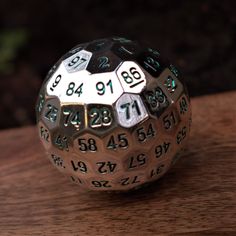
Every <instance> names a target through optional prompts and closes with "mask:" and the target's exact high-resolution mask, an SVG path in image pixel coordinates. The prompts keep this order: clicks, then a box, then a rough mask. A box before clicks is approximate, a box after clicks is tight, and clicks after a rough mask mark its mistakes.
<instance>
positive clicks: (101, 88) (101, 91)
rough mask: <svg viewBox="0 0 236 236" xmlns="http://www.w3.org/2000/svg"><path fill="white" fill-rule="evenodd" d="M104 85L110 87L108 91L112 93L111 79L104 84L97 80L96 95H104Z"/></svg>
mask: <svg viewBox="0 0 236 236" xmlns="http://www.w3.org/2000/svg"><path fill="white" fill-rule="evenodd" d="M106 86H107V87H109V88H110V91H111V93H113V86H112V81H111V80H109V81H108V82H107V83H106V85H105V84H104V83H103V82H101V81H100V82H97V84H96V89H97V91H98V92H97V93H98V95H101V96H102V95H104V94H105V92H106Z"/></svg>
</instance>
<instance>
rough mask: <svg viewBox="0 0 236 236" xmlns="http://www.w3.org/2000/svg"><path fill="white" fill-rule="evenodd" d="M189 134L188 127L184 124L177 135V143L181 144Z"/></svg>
mask: <svg viewBox="0 0 236 236" xmlns="http://www.w3.org/2000/svg"><path fill="white" fill-rule="evenodd" d="M186 135H187V128H186V126H184V127H183V128H182V129H181V130H180V131H179V132H178V134H177V136H176V142H177V144H180V143H181V142H182V141H183V140H184V139H185V137H186Z"/></svg>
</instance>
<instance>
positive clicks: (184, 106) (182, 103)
mask: <svg viewBox="0 0 236 236" xmlns="http://www.w3.org/2000/svg"><path fill="white" fill-rule="evenodd" d="M179 108H180V114H181V115H183V114H184V113H185V112H187V111H188V103H187V101H186V98H185V97H182V98H181V100H180V101H179Z"/></svg>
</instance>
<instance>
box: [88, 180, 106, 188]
mask: <svg viewBox="0 0 236 236" xmlns="http://www.w3.org/2000/svg"><path fill="white" fill-rule="evenodd" d="M91 183H92V185H93V186H94V187H96V188H110V187H111V185H110V184H109V181H108V180H100V181H97V180H94V181H92V182H91Z"/></svg>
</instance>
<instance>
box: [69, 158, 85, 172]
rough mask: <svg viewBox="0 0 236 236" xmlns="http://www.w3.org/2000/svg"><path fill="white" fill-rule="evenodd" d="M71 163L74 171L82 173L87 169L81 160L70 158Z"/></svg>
mask: <svg viewBox="0 0 236 236" xmlns="http://www.w3.org/2000/svg"><path fill="white" fill-rule="evenodd" d="M71 165H72V167H73V170H74V171H80V172H82V173H86V172H87V171H88V168H87V166H86V164H85V163H84V162H83V161H77V162H74V161H73V160H71Z"/></svg>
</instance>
